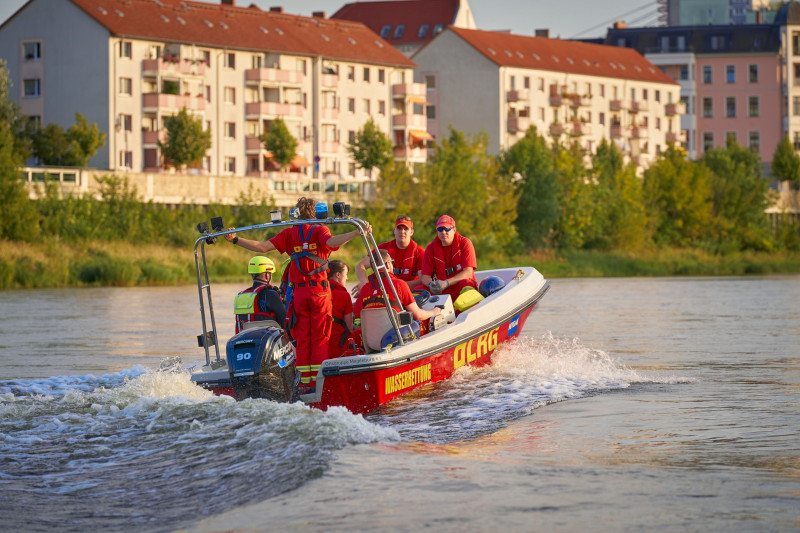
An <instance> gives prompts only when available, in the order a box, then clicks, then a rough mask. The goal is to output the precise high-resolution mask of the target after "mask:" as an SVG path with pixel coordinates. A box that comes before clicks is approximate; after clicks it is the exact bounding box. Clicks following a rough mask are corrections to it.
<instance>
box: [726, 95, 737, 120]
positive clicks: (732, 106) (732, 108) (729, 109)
mask: <svg viewBox="0 0 800 533" xmlns="http://www.w3.org/2000/svg"><path fill="white" fill-rule="evenodd" d="M725 116H726V117H728V118H736V98H734V97H733V96H728V97H727V98H725Z"/></svg>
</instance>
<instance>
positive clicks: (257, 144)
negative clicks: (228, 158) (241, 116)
mask: <svg viewBox="0 0 800 533" xmlns="http://www.w3.org/2000/svg"><path fill="white" fill-rule="evenodd" d="M262 150H266V148H264V143H262V142H261V139H259V138H258V137H253V136H247V137H245V138H244V151H245V153H248V154H259V153H261V151H262Z"/></svg>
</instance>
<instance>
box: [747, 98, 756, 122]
mask: <svg viewBox="0 0 800 533" xmlns="http://www.w3.org/2000/svg"><path fill="white" fill-rule="evenodd" d="M747 116H748V117H757V116H758V96H751V97H749V98H748V99H747Z"/></svg>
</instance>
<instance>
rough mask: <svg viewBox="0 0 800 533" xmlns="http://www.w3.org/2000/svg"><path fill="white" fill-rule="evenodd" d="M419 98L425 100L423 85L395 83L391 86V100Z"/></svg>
mask: <svg viewBox="0 0 800 533" xmlns="http://www.w3.org/2000/svg"><path fill="white" fill-rule="evenodd" d="M401 96H403V97H405V96H420V97H422V98H425V84H424V83H396V84H394V85H392V98H399V97H401Z"/></svg>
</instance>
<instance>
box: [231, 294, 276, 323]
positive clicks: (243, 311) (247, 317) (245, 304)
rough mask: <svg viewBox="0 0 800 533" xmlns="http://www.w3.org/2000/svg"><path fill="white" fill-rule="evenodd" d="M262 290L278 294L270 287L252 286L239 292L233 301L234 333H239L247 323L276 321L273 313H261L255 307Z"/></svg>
mask: <svg viewBox="0 0 800 533" xmlns="http://www.w3.org/2000/svg"><path fill="white" fill-rule="evenodd" d="M263 290H272V291H276V292H279V291H278V289H276V288H275V287H272V286H270V285H258V286H255V285H254V286H252V287H248V288H246V289H245V290H243V291H241V292H240V293H239V294H237V295H236V298H234V299H233V314H234V315H236V333H239V332H240V331H241V330H242V327H243V326H244V325H245V324H246V323H247V322H255V321H258V320H276V318H277V317H276V316H275V313H273V312H271V311H268V312H264V311H261V310H260V309H259V308H258V305H256V301H257V300H258V295H259V293H261V291H263Z"/></svg>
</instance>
